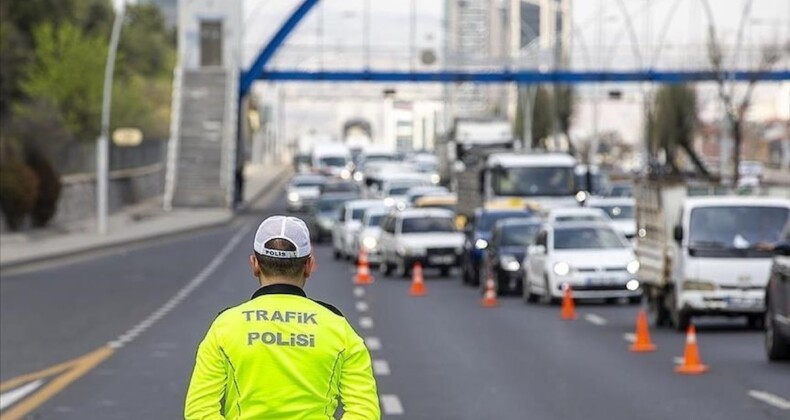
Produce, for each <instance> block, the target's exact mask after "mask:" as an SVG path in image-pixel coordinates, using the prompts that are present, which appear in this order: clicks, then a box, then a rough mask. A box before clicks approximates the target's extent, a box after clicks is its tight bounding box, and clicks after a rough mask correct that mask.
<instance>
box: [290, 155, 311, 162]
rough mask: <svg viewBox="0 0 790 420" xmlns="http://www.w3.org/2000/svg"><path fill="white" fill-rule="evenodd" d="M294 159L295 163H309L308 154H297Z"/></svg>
mask: <svg viewBox="0 0 790 420" xmlns="http://www.w3.org/2000/svg"><path fill="white" fill-rule="evenodd" d="M294 161H296V163H297V164H304V163H310V156H308V155H297V156H296V157H295V158H294Z"/></svg>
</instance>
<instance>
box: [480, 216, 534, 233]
mask: <svg viewBox="0 0 790 420" xmlns="http://www.w3.org/2000/svg"><path fill="white" fill-rule="evenodd" d="M527 216H529V213H528V212H526V211H517V212H516V211H514V212H509V211H494V212H485V213H482V214H481V215H480V216H479V217H478V218H477V227H476V230H481V231H485V232H490V231H491V229H493V228H494V224H496V222H498V221H500V220H502V219H509V218H513V217H527Z"/></svg>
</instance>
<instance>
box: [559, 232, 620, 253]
mask: <svg viewBox="0 0 790 420" xmlns="http://www.w3.org/2000/svg"><path fill="white" fill-rule="evenodd" d="M627 246H629V245H628V244H627V243H626V242H624V241H623V240H622V239H620V236H619V235H618V234H617V233H616V232H615V231H614V230H613V229H610V228H604V227H572V228H571V227H567V228H556V229H555V230H554V249H619V248H626V247H627Z"/></svg>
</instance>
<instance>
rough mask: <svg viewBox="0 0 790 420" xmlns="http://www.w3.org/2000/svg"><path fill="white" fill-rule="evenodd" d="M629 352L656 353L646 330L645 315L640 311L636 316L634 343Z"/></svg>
mask: <svg viewBox="0 0 790 420" xmlns="http://www.w3.org/2000/svg"><path fill="white" fill-rule="evenodd" d="M628 349H629V350H631V351H633V352H636V353H645V352H650V351H656V345H655V344H653V343H652V342H651V341H650V331H648V329H647V313H645V310H644V309H642V310H641V311H639V315H637V316H636V341H635V342H634V344H632V345H631V347H629V348H628Z"/></svg>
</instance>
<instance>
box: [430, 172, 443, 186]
mask: <svg viewBox="0 0 790 420" xmlns="http://www.w3.org/2000/svg"><path fill="white" fill-rule="evenodd" d="M441 180H442V178H441V177H440V176H439V174H432V175H431V182H432V183H434V184H439V182H440V181H441Z"/></svg>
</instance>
